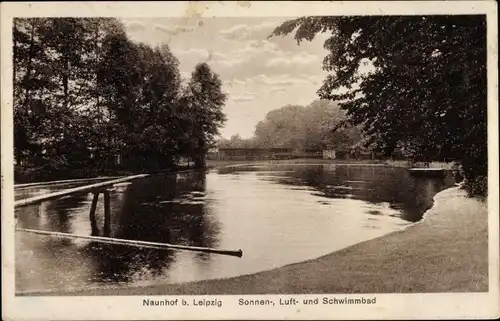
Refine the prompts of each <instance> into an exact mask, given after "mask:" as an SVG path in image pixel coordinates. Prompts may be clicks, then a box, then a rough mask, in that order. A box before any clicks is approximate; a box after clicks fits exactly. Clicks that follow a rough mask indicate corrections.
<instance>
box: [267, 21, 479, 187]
mask: <svg viewBox="0 0 500 321" xmlns="http://www.w3.org/2000/svg"><path fill="white" fill-rule="evenodd" d="M294 31H295V39H296V40H297V41H298V42H300V41H302V40H312V39H313V38H314V36H315V34H316V33H318V32H326V33H329V34H330V35H331V36H330V38H328V39H327V40H326V41H325V45H324V46H325V48H326V49H327V50H328V51H329V54H328V55H327V56H326V57H325V59H324V61H323V69H324V70H326V71H328V72H330V74H329V75H328V76H327V78H326V79H325V81H324V83H323V86H322V87H321V88H320V89H319V90H318V94H319V96H320V97H321V98H324V99H330V100H338V101H340V103H341V106H342V107H343V108H344V109H345V110H346V111H347V114H348V115H349V120H350V122H351V123H352V124H355V125H362V126H363V129H364V132H365V134H366V135H367V136H368V137H369V138H370V140H369V141H368V143H371V142H376V143H378V145H379V147H380V149H382V150H383V151H385V153H387V154H389V153H391V152H392V151H393V150H394V149H395V148H396V147H397V146H403V147H407V148H408V149H410V150H411V151H412V152H413V153H414V154H415V156H418V157H425V158H428V159H436V160H438V159H440V160H453V159H454V160H458V161H460V162H461V163H462V165H463V167H464V171H465V176H466V178H467V179H468V180H469V181H474V180H475V179H476V178H478V177H479V178H481V177H482V179H481V180H484V178H485V177H486V176H487V129H486V112H487V105H486V19H485V16H463V15H461V16H451V15H448V16H444V15H442V16H437V15H436V16H404V17H401V16H379V17H373V16H349V17H348V16H345V17H303V18H299V19H295V20H290V21H286V22H285V23H283V24H282V25H281V26H279V27H278V28H276V29H275V30H274V32H273V33H272V35H274V36H284V35H287V34H290V33H292V32H294ZM365 64H367V65H368V66H370V65H371V68H365V70H364V72H363V65H365ZM342 91H343V93H340V92H342Z"/></svg>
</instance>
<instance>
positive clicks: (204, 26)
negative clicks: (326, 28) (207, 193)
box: [123, 17, 326, 138]
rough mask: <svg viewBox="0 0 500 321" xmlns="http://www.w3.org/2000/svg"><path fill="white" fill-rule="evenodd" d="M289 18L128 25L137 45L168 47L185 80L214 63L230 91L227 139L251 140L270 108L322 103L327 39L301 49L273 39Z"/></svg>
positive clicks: (170, 20)
mask: <svg viewBox="0 0 500 321" xmlns="http://www.w3.org/2000/svg"><path fill="white" fill-rule="evenodd" d="M291 18H293V17H291ZM291 18H290V19H291ZM288 19H289V18H241V17H238V18H203V20H201V21H200V20H195V19H185V18H155V19H153V18H137V19H133V18H127V19H123V22H124V23H125V26H126V29H127V33H128V34H129V36H130V38H131V39H132V40H134V41H139V42H143V43H147V44H150V45H159V44H162V43H166V44H168V45H169V46H170V48H171V50H172V52H173V53H174V55H175V56H176V57H177V58H178V59H179V61H180V71H181V74H182V76H183V77H186V78H187V77H189V75H190V73H191V72H192V71H193V69H194V67H195V65H196V64H197V63H200V62H208V64H209V65H210V66H211V67H212V69H213V70H214V71H215V72H217V73H218V74H219V75H220V77H221V79H222V82H223V88H224V90H225V91H226V92H227V93H228V101H227V103H226V106H225V108H224V112H225V113H226V115H227V118H228V120H227V122H226V124H225V126H224V128H222V130H221V133H222V136H224V137H226V138H229V137H230V136H231V135H234V134H240V135H241V136H242V137H245V138H247V137H251V136H252V135H253V132H254V129H255V125H256V124H257V122H258V121H260V120H262V119H264V117H265V115H266V114H267V113H268V112H269V111H270V110H273V109H276V108H280V107H282V106H285V105H287V104H299V105H306V104H308V103H310V102H311V101H313V100H314V99H317V95H316V91H317V89H318V88H319V87H320V86H321V81H322V80H323V79H324V76H325V73H324V72H323V71H322V70H321V65H322V59H323V57H324V56H325V55H326V51H325V50H324V49H323V42H324V40H325V38H326V35H318V36H317V37H316V38H315V39H314V40H313V41H312V42H302V43H301V44H300V46H299V45H297V42H296V41H295V40H294V39H293V36H291V35H290V36H287V37H285V38H282V37H279V38H278V37H273V38H271V39H267V36H268V35H269V34H270V33H271V31H272V30H273V29H274V28H275V27H276V26H278V25H280V23H282V22H283V21H285V20H288Z"/></svg>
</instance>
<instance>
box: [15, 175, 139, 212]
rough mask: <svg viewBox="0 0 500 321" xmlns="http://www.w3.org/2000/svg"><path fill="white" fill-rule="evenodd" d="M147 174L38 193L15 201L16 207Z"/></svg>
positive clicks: (86, 190) (87, 190)
mask: <svg viewBox="0 0 500 321" xmlns="http://www.w3.org/2000/svg"><path fill="white" fill-rule="evenodd" d="M146 176H149V174H139V175H132V176H127V177H123V178H118V179H112V180H108V181H105V182H99V183H94V184H89V185H84V186H78V187H74V188H69V189H65V190H62V191H57V192H53V193H48V194H43V195H38V196H34V197H30V198H25V199H21V200H17V201H15V202H14V207H19V206H26V205H31V204H37V203H41V202H44V201H47V200H53V199H56V198H60V197H64V196H68V195H71V194H76V193H82V192H93V191H96V190H102V189H106V188H109V187H111V186H113V185H114V184H117V183H123V182H128V181H131V180H134V179H137V178H143V177H146Z"/></svg>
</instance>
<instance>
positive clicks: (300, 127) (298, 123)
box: [219, 100, 370, 156]
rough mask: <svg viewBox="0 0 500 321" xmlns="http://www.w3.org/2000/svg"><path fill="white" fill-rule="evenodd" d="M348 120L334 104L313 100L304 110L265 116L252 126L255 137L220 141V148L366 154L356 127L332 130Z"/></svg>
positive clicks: (286, 109) (291, 109) (286, 108)
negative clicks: (282, 148)
mask: <svg viewBox="0 0 500 321" xmlns="http://www.w3.org/2000/svg"><path fill="white" fill-rule="evenodd" d="M346 119H347V116H346V113H345V111H344V110H342V109H341V108H340V105H339V104H338V103H336V102H332V101H328V100H316V101H313V102H312V103H311V104H309V105H307V106H300V105H287V106H284V107H282V108H279V109H275V110H272V111H270V112H269V113H267V115H266V118H265V119H264V120H262V121H260V122H259V123H258V124H257V125H256V126H255V133H254V136H253V137H252V138H250V139H242V138H241V137H240V136H238V135H234V136H232V137H231V138H230V139H229V140H225V139H222V140H220V141H219V147H226V148H227V147H232V148H275V147H285V148H293V149H294V150H297V151H322V150H323V149H328V148H333V149H335V150H336V152H337V153H338V154H347V155H353V156H355V154H359V153H362V152H365V153H369V151H370V150H369V148H367V147H364V146H363V144H362V142H363V137H362V135H361V131H360V129H359V128H357V127H356V126H350V127H344V128H340V129H338V130H332V129H333V128H335V127H336V126H338V125H340V124H341V123H342V122H344V121H346Z"/></svg>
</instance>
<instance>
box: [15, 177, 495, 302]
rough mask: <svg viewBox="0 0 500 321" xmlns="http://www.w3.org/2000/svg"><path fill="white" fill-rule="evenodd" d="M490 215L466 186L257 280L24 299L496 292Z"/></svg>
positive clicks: (93, 290)
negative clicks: (385, 229) (384, 229)
mask: <svg viewBox="0 0 500 321" xmlns="http://www.w3.org/2000/svg"><path fill="white" fill-rule="evenodd" d="M487 219H488V211H487V208H486V204H485V203H483V202H481V201H478V200H476V199H473V198H468V197H467V196H466V192H465V191H464V190H462V189H461V188H460V187H457V186H455V187H450V188H448V189H445V190H443V191H441V192H439V193H437V194H436V195H435V196H434V203H433V205H432V207H431V208H430V209H429V210H427V211H426V212H425V213H424V215H423V218H422V219H421V220H420V221H418V222H415V223H414V224H410V225H409V226H408V227H406V228H404V229H402V230H400V231H395V232H391V233H389V234H386V235H383V236H380V237H377V238H374V239H370V240H366V241H363V242H361V243H357V244H354V245H352V246H349V247H347V248H344V249H340V250H338V251H335V252H332V253H329V254H326V255H323V256H321V257H318V258H315V259H311V260H306V261H301V262H297V263H292V264H289V265H285V266H283V267H278V268H274V269H271V270H267V271H262V272H257V273H253V274H249V275H241V276H236V277H231V278H224V279H211V280H202V281H194V282H188V283H175V284H163V285H158V286H147V287H130V288H127V287H120V288H90V289H89V288H87V289H83V290H76V289H75V290H68V291H66V290H64V291H51V292H24V293H19V294H17V295H22V296H34V295H47V296H57V295H65V296H66V295H73V296H79V295H175V294H177V295H178V294H183V295H202V294H204V295H208V294H277V293H279V294H309V293H394V292H400V293H401V292H403V293H411V292H483V291H487V290H488V221H487Z"/></svg>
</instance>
